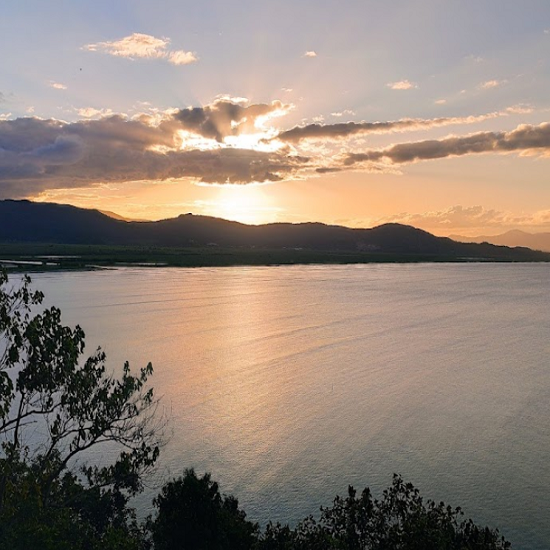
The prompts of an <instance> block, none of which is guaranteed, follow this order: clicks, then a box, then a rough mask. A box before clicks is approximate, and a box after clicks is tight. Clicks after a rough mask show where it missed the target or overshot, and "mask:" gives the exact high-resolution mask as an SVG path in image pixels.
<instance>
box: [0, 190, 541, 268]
mask: <svg viewBox="0 0 550 550" xmlns="http://www.w3.org/2000/svg"><path fill="white" fill-rule="evenodd" d="M0 243H4V244H5V243H12V244H13V243H53V244H73V245H111V246H149V247H182V248H183V247H186V248H189V247H191V248H193V247H196V248H199V247H203V248H204V247H220V248H235V247H239V248H248V249H293V250H314V251H319V252H326V253H331V252H353V253H359V254H363V253H364V254H392V255H408V256H410V255H422V256H428V257H434V258H436V257H437V258H447V259H485V260H509V261H522V260H526V261H529V260H550V255H549V254H544V253H542V252H533V251H532V250H529V249H528V248H508V247H504V246H495V245H493V244H487V243H483V244H474V243H463V242H457V241H454V240H452V239H450V238H447V237H436V236H434V235H432V234H430V233H428V232H426V231H423V230H420V229H416V228H414V227H411V226H407V225H401V224H394V223H391V224H384V225H380V226H378V227H374V228H372V229H352V228H348V227H342V226H335V225H325V224H322V223H299V224H290V223H272V224H266V225H245V224H242V223H238V222H233V221H227V220H223V219H220V218H213V217H208V216H200V215H194V214H182V215H180V216H178V217H177V218H171V219H166V220H160V221H155V222H151V221H142V222H136V221H124V220H123V219H114V218H113V217H112V216H110V215H106V214H104V213H102V212H100V211H98V210H90V209H83V208H77V207H75V206H69V205H64V204H55V203H35V202H31V201H27V200H3V201H0Z"/></svg>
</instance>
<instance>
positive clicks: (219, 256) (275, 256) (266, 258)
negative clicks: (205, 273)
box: [0, 244, 540, 271]
mask: <svg viewBox="0 0 550 550" xmlns="http://www.w3.org/2000/svg"><path fill="white" fill-rule="evenodd" d="M467 261H512V260H511V259H510V260H508V259H507V258H503V259H500V260H494V259H483V258H457V257H454V256H439V255H426V254H424V255H419V254H408V255H407V254H383V253H370V252H342V251H339V252H336V251H335V252H326V251H316V250H305V249H304V250H298V249H255V248H217V247H216V248H213V247H212V248H210V247H209V248H163V247H153V246H101V245H59V244H0V263H3V265H4V266H5V267H7V268H8V269H9V270H14V271H54V270H83V269H101V268H109V267H119V266H128V265H129V266H143V267H161V266H162V267H165V266H170V267H208V266H212V267H214V266H220V267H221V266H234V265H292V264H358V263H411V262H467ZM533 261H540V259H539V258H534V259H533ZM27 262H29V263H27Z"/></svg>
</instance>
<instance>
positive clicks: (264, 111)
mask: <svg viewBox="0 0 550 550" xmlns="http://www.w3.org/2000/svg"><path fill="white" fill-rule="evenodd" d="M292 107H293V106H292V105H290V104H285V103H283V102H281V101H272V102H271V103H255V104H252V103H250V102H249V101H248V100H246V99H245V98H230V97H220V98H218V99H216V100H215V101H214V102H212V103H211V104H208V105H204V106H202V107H188V108H185V109H171V110H167V111H164V112H162V111H158V110H152V111H151V112H150V113H141V114H139V115H136V116H135V117H132V118H129V117H127V116H123V115H117V114H112V113H110V112H109V111H100V110H99V109H94V108H90V107H89V108H84V109H82V110H81V111H80V115H81V116H82V117H84V118H83V119H81V120H79V121H77V122H64V121H59V120H53V119H49V120H44V119H40V118H37V117H26V118H18V119H15V120H2V118H1V117H0V198H21V197H28V196H34V195H36V194H37V193H39V192H43V191H47V190H53V189H67V188H78V187H80V188H83V187H90V186H94V185H99V184H109V185H110V184H113V185H114V184H123V183H124V182H131V181H140V182H157V181H163V180H177V179H182V178H189V179H191V180H192V181H195V182H197V183H199V182H202V183H205V184H221V185H223V184H226V183H236V184H249V183H257V182H275V181H279V180H283V179H292V178H305V177H311V176H312V175H313V174H315V173H317V174H322V173H331V172H340V171H344V170H363V171H369V172H373V171H378V172H385V171H391V170H393V171H395V168H394V167H395V166H401V165H403V164H407V163H413V162H420V161H424V160H431V159H441V158H446V157H452V156H462V155H469V154H480V153H509V152H518V153H520V154H531V153H535V152H537V153H538V154H542V155H550V123H543V124H540V125H538V126H532V125H522V126H518V127H517V128H516V129H515V130H511V131H509V132H478V133H474V134H471V135H467V136H459V137H454V136H453V137H446V138H442V139H433V140H424V141H416V142H409V143H398V144H396V145H392V146H391V147H386V148H384V149H370V150H369V149H367V150H366V151H365V150H359V151H356V150H355V148H356V147H357V143H355V142H350V143H347V144H346V148H345V149H343V150H344V151H345V152H343V153H342V152H341V151H342V149H340V148H339V144H338V140H341V139H345V138H347V137H349V136H354V135H357V134H360V135H362V134H369V133H384V132H385V133H391V132H404V131H407V130H419V129H424V130H429V129H431V128H434V127H438V126H447V125H452V124H456V125H460V124H474V123H478V122H483V121H485V120H488V119H492V118H495V117H497V116H504V115H506V114H508V113H509V112H514V113H516V111H515V110H514V111H510V110H506V111H502V112H498V113H488V114H484V115H479V116H472V117H454V118H452V117H451V118H436V119H404V120H398V121H390V122H359V123H356V122H347V123H341V124H327V125H322V124H311V125H308V126H304V127H296V128H292V129H290V130H287V131H283V132H279V133H278V132H277V130H276V129H275V128H274V127H273V126H272V121H273V119H274V118H276V117H279V116H281V115H284V114H285V113H287V112H288V111H290V110H291V109H292ZM521 112H523V111H521ZM303 139H321V140H324V141H323V143H322V145H323V146H322V147H317V148H315V147H311V148H308V147H305V148H300V141H301V140H303ZM304 151H305V152H304Z"/></svg>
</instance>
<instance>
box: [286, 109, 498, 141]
mask: <svg viewBox="0 0 550 550" xmlns="http://www.w3.org/2000/svg"><path fill="white" fill-rule="evenodd" d="M505 114H507V113H506V112H503V113H496V112H495V113H487V114H484V115H479V116H468V117H441V118H432V119H419V118H405V119H401V120H394V121H390V122H341V123H337V124H308V125H307V126H296V127H295V128H292V129H290V130H286V131H285V132H281V133H280V134H279V135H278V136H276V139H280V140H281V141H286V142H289V143H298V142H299V141H301V140H304V139H327V138H328V139H344V138H347V137H350V136H353V135H356V134H383V133H390V132H404V131H407V130H428V129H430V128H435V127H438V126H451V125H453V124H454V125H457V124H474V123H477V122H483V121H484V120H488V119H491V118H495V117H498V116H503V115H505Z"/></svg>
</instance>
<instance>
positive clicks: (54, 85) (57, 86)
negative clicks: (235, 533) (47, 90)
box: [49, 80, 67, 90]
mask: <svg viewBox="0 0 550 550" xmlns="http://www.w3.org/2000/svg"><path fill="white" fill-rule="evenodd" d="M49 86H50V87H51V88H54V89H56V90H66V89H67V86H65V84H61V83H60V82H54V81H53V80H50V82H49Z"/></svg>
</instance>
